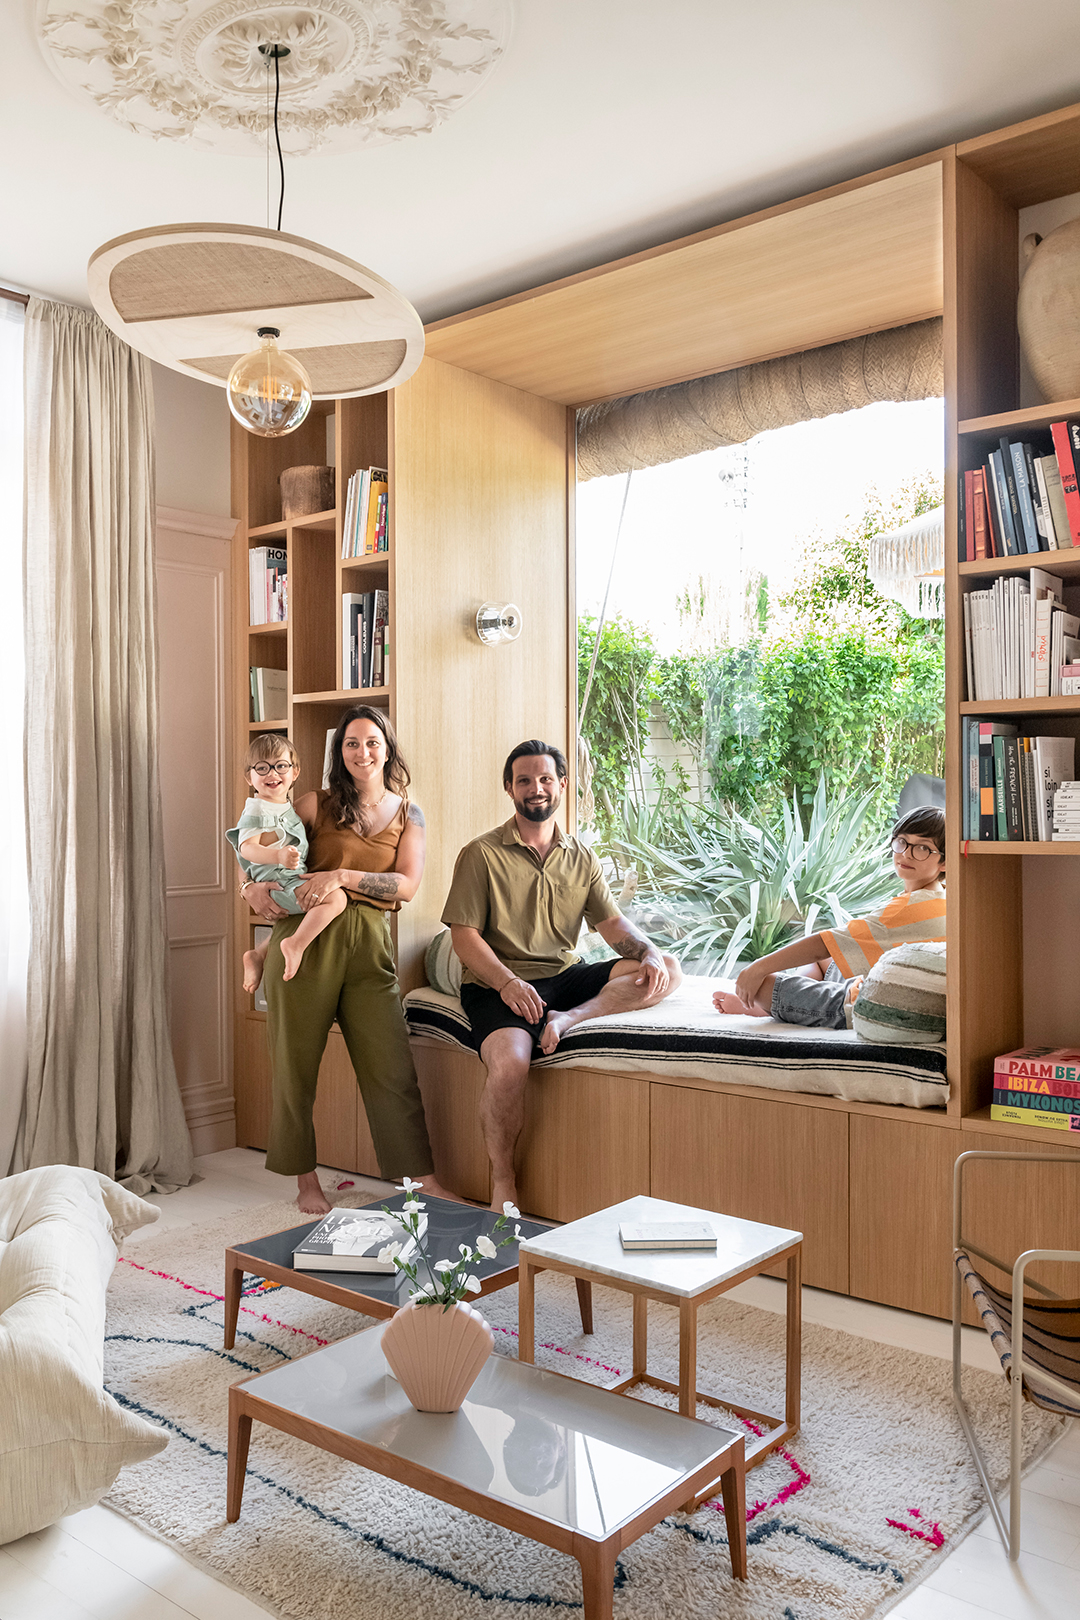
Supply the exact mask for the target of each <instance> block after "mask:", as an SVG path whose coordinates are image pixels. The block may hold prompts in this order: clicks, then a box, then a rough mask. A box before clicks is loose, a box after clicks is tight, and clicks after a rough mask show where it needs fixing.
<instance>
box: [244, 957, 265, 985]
mask: <svg viewBox="0 0 1080 1620" xmlns="http://www.w3.org/2000/svg"><path fill="white" fill-rule="evenodd" d="M262 976H263V959H262V953H261V952H260V951H245V952H244V989H245V990H246V991H247V992H248V994H249V995H254V993H255V991H256V990H257V989H258V988H259V986H260V984H261V983H262Z"/></svg>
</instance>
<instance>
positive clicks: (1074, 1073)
mask: <svg viewBox="0 0 1080 1620" xmlns="http://www.w3.org/2000/svg"><path fill="white" fill-rule="evenodd" d="M990 1118H991V1119H1002V1120H1007V1121H1008V1122H1009V1123H1010V1124H1012V1125H1040V1126H1043V1127H1044V1128H1045V1129H1047V1130H1052V1131H1077V1132H1080V1052H1073V1051H1071V1050H1069V1049H1068V1048H1067V1047H1063V1046H1062V1047H1052V1046H1027V1047H1021V1048H1020V1049H1019V1050H1018V1051H1016V1052H1005V1053H1003V1055H1002V1056H1001V1057H998V1058H995V1059H994V1096H993V1101H992V1102H991V1104H990Z"/></svg>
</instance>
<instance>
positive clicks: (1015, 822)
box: [1001, 737, 1024, 843]
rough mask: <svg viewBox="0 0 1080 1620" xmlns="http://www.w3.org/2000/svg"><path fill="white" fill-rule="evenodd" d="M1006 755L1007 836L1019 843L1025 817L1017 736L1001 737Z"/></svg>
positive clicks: (1022, 834)
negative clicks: (1022, 804) (1021, 793)
mask: <svg viewBox="0 0 1080 1620" xmlns="http://www.w3.org/2000/svg"><path fill="white" fill-rule="evenodd" d="M1001 743H1002V752H1003V754H1004V756H1005V825H1006V833H1005V836H1006V838H1008V839H1009V841H1010V842H1011V843H1018V842H1019V841H1020V840H1021V839H1022V838H1023V836H1024V818H1023V813H1022V810H1021V804H1020V748H1019V739H1018V738H1016V737H1003V738H1002V739H1001Z"/></svg>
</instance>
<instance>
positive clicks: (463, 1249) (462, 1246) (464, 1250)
mask: <svg viewBox="0 0 1080 1620" xmlns="http://www.w3.org/2000/svg"><path fill="white" fill-rule="evenodd" d="M458 1252H459V1253H460V1254H463V1255H464V1256H465V1258H466V1260H471V1259H472V1250H471V1249H470V1248H469V1245H468V1244H467V1243H459V1244H458Z"/></svg>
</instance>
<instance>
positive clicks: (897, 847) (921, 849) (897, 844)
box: [892, 838, 938, 861]
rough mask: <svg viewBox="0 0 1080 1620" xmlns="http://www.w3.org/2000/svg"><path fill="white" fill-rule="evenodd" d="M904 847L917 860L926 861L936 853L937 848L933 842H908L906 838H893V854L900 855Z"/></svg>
mask: <svg viewBox="0 0 1080 1620" xmlns="http://www.w3.org/2000/svg"><path fill="white" fill-rule="evenodd" d="M905 849H906V850H907V852H908V854H909V855H911V856H913V857H914V859H915V860H917V861H928V860H929V859H930V857H931V855H936V854H938V850H937V849H936V848H935V846H934V845H933V844H909V843H908V841H907V839H906V838H894V839H893V841H892V851H893V854H894V855H902V854H903V853H904V851H905Z"/></svg>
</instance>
